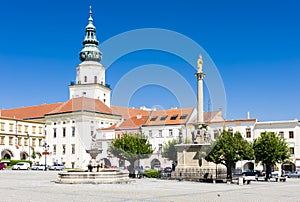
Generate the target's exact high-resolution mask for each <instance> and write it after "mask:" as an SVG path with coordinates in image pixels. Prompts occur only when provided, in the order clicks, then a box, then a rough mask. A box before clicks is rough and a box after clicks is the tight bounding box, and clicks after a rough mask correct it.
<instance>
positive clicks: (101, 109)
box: [47, 97, 112, 115]
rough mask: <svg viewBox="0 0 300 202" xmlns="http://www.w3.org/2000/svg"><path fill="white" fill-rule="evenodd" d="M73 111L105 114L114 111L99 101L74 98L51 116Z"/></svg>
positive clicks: (52, 112) (55, 110)
mask: <svg viewBox="0 0 300 202" xmlns="http://www.w3.org/2000/svg"><path fill="white" fill-rule="evenodd" d="M73 111H91V112H98V113H105V114H112V110H111V109H110V108H109V107H108V106H106V105H105V104H104V103H103V102H101V101H100V100H97V99H92V98H87V97H79V98H72V99H71V100H69V101H67V102H65V103H63V104H61V105H60V106H59V107H57V108H56V109H54V110H53V111H51V112H49V113H47V115H49V114H60V113H66V112H73Z"/></svg>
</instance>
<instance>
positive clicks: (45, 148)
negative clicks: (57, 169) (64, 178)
mask: <svg viewBox="0 0 300 202" xmlns="http://www.w3.org/2000/svg"><path fill="white" fill-rule="evenodd" d="M43 147H44V152H43V154H44V155H45V171H47V155H49V152H48V150H49V145H48V144H47V142H44V144H43Z"/></svg>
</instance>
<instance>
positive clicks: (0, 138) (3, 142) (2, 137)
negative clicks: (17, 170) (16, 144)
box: [0, 136, 5, 145]
mask: <svg viewBox="0 0 300 202" xmlns="http://www.w3.org/2000/svg"><path fill="white" fill-rule="evenodd" d="M0 144H1V145H5V137H4V136H1V137H0Z"/></svg>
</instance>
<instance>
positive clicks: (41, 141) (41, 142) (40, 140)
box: [39, 139, 43, 147]
mask: <svg viewBox="0 0 300 202" xmlns="http://www.w3.org/2000/svg"><path fill="white" fill-rule="evenodd" d="M39 146H40V147H42V146H43V139H39Z"/></svg>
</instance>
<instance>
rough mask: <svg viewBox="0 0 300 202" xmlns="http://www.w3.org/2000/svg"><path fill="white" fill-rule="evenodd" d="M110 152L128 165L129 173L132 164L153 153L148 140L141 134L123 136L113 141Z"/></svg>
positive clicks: (131, 169)
mask: <svg viewBox="0 0 300 202" xmlns="http://www.w3.org/2000/svg"><path fill="white" fill-rule="evenodd" d="M109 150H110V152H111V153H112V154H113V155H114V156H116V157H118V158H119V159H122V160H127V161H129V163H130V165H131V166H130V169H129V171H133V166H134V162H135V161H136V160H139V159H144V158H149V157H150V155H151V154H152V153H153V150H152V148H151V145H150V143H149V141H148V139H147V138H146V137H145V136H144V135H143V134H140V133H139V134H123V135H122V137H121V138H116V139H114V140H113V142H112V144H111V146H110V149H109Z"/></svg>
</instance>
